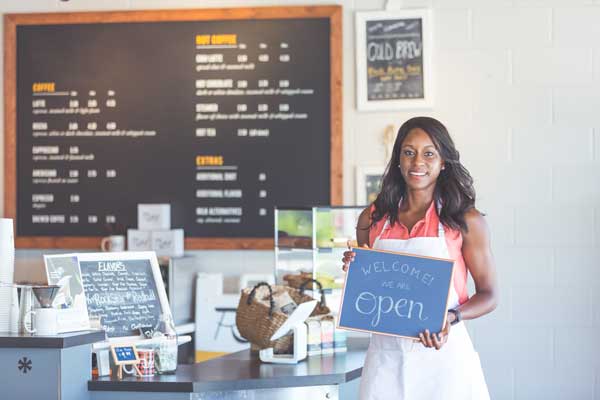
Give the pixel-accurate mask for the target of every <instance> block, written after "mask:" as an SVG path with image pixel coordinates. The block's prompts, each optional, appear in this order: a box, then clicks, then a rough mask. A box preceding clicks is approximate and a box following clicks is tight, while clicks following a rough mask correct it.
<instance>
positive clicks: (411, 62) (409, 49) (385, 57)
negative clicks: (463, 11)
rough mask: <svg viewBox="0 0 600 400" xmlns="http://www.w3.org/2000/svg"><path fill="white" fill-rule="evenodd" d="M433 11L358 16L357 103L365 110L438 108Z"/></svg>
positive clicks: (398, 11)
mask: <svg viewBox="0 0 600 400" xmlns="http://www.w3.org/2000/svg"><path fill="white" fill-rule="evenodd" d="M432 18H433V17H432V12H431V10H427V9H414V10H409V9H407V10H390V11H375V12H357V13H356V15H355V23H356V46H355V48H356V104H357V108H358V110H359V111H380V110H406V109H427V108H431V107H433V75H434V74H433V72H432V68H433V63H432V53H433V47H432V46H433V32H432V26H433V23H432Z"/></svg>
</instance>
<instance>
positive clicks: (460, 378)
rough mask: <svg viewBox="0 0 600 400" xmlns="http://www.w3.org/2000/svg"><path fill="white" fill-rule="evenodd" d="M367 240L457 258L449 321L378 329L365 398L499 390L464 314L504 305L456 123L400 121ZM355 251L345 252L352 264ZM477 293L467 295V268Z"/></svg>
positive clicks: (360, 229) (368, 217) (478, 394)
mask: <svg viewBox="0 0 600 400" xmlns="http://www.w3.org/2000/svg"><path fill="white" fill-rule="evenodd" d="M356 237H357V240H358V245H359V246H366V247H368V246H370V247H372V248H375V249H379V250H388V251H398V252H404V253H410V254H417V255H421V256H429V257H438V258H449V259H453V260H454V261H455V266H454V268H455V271H454V282H453V285H451V286H452V287H451V290H450V297H449V310H448V314H447V320H446V325H445V327H444V329H443V330H442V331H441V332H429V331H425V332H422V333H421V334H419V337H420V340H418V341H417V340H414V339H408V338H401V337H393V336H387V335H379V334H373V335H372V336H371V342H370V344H369V350H368V352H367V357H366V359H365V365H364V368H363V373H362V380H361V387H360V398H361V399H362V400H376V399H377V400H381V399H394V400H400V399H406V400H418V399H423V400H425V399H426V400H431V399H444V400H464V399H473V400H481V399H484V400H485V399H489V394H488V390H487V386H486V383H485V379H484V376H483V372H482V370H481V364H480V362H479V356H478V355H477V353H476V352H475V350H474V349H473V345H472V343H471V339H470V337H469V334H468V332H467V330H466V328H465V325H464V323H463V322H462V321H463V320H467V319H474V318H477V317H480V316H482V315H485V314H487V313H489V312H491V311H493V310H494V309H495V308H496V305H497V303H498V288H497V282H496V272H495V266H494V260H493V257H492V253H491V249H490V234H489V231H488V227H487V224H486V222H485V219H484V217H483V215H482V214H481V213H480V212H479V211H478V210H477V209H476V208H475V190H474V188H473V179H472V178H471V176H470V174H469V172H468V171H467V170H466V168H465V167H464V166H463V165H462V164H461V163H460V159H459V153H458V151H457V150H456V148H455V146H454V143H453V141H452V139H451V137H450V135H449V133H448V131H447V129H446V127H445V126H444V125H443V124H442V123H441V122H439V121H437V120H435V119H433V118H429V117H416V118H412V119H410V120H408V121H406V122H405V123H404V124H403V125H402V126H401V127H400V129H399V131H398V135H397V137H396V141H395V143H394V148H393V151H392V157H391V160H390V161H389V164H388V166H387V168H386V172H385V174H384V177H383V181H382V187H381V191H380V193H379V194H378V196H377V198H376V199H375V201H374V202H373V204H371V205H370V206H369V207H367V208H366V209H365V210H364V211H363V212H362V213H361V215H360V217H359V220H358V224H357V227H356ZM354 256H355V253H354V252H352V251H346V252H345V253H344V258H343V262H344V267H343V268H344V270H347V268H348V266H349V265H350V263H351V262H352V261H353V260H354ZM468 273H470V274H471V276H472V277H473V281H474V282H475V294H474V295H473V296H472V297H470V298H469V296H468V294H467V274H468Z"/></svg>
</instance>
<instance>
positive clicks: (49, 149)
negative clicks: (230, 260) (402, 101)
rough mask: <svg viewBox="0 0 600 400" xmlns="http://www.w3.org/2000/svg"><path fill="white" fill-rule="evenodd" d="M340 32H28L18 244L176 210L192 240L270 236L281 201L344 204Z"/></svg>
mask: <svg viewBox="0 0 600 400" xmlns="http://www.w3.org/2000/svg"><path fill="white" fill-rule="evenodd" d="M317 8H318V7H317ZM148 13H151V12H148ZM331 32H332V26H331V20H330V18H328V17H321V18H314V17H311V18H306V17H298V18H290V17H289V16H288V17H286V18H284V19H278V18H261V19H236V20H227V19H221V20H202V21H193V20H192V21H185V20H184V21H179V20H178V21H162V20H161V21H146V22H113V23H90V22H86V23H73V22H69V23H66V24H53V23H49V24H35V23H30V24H23V25H17V26H16V71H17V74H16V161H15V164H16V165H15V166H16V173H15V174H16V178H15V179H16V183H15V186H16V188H15V190H16V201H15V203H16V232H17V237H19V236H21V237H56V236H60V237H97V236H101V235H104V234H107V233H111V229H114V227H121V228H122V229H123V228H135V227H136V226H137V204H138V203H169V204H171V210H172V216H171V225H172V226H173V227H177V228H184V230H185V234H186V237H191V238H213V237H216V238H240V237H242V238H269V237H272V235H273V207H274V206H276V205H283V204H287V205H290V204H293V205H299V206H302V205H306V206H308V205H315V204H331V203H332V202H333V203H335V202H334V201H332V195H331V194H332V192H333V191H332V184H333V182H332V173H331V171H332V167H331V166H332V155H331V152H332V145H331V143H332V126H333V125H334V124H333V123H332V121H333V116H332V105H331V96H332V93H331V87H332V85H331V82H332V78H333V77H332V76H331V70H332V68H331V54H332V48H331V43H332V41H331V40H330V36H331ZM337 78H341V77H336V79H337ZM335 118H337V116H336V117H335ZM9 211H10V210H9Z"/></svg>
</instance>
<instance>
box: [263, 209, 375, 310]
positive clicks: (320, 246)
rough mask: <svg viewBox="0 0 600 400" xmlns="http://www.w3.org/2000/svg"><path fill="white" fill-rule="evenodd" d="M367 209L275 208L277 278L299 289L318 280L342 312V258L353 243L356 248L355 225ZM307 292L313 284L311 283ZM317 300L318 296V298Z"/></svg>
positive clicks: (331, 302)
mask: <svg viewBox="0 0 600 400" xmlns="http://www.w3.org/2000/svg"><path fill="white" fill-rule="evenodd" d="M363 209H364V207H356V206H348V207H344V206H318V207H307V208H276V209H275V279H276V281H277V283H280V284H287V285H290V286H298V283H299V282H303V281H307V280H309V279H311V278H312V279H316V280H317V281H318V282H319V283H321V285H322V286H323V288H324V289H325V290H326V293H327V302H328V306H329V307H330V308H331V309H332V311H333V312H334V313H337V311H338V309H339V302H340V297H341V289H342V286H343V284H344V272H343V271H342V257H343V253H344V251H346V250H347V248H348V246H347V242H348V240H350V241H351V242H352V243H353V245H356V223H357V221H358V217H359V215H360V213H361V212H362V210H363ZM307 286H308V289H312V285H311V284H308V285H307ZM315 297H316V296H315Z"/></svg>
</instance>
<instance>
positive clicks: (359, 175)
mask: <svg viewBox="0 0 600 400" xmlns="http://www.w3.org/2000/svg"><path fill="white" fill-rule="evenodd" d="M384 172H385V166H383V165H382V166H372V167H357V168H356V204H357V205H359V206H363V205H365V206H366V205H369V204H371V203H373V202H374V201H375V199H376V198H377V195H378V194H379V191H380V190H381V181H382V179H383V174H384Z"/></svg>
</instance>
